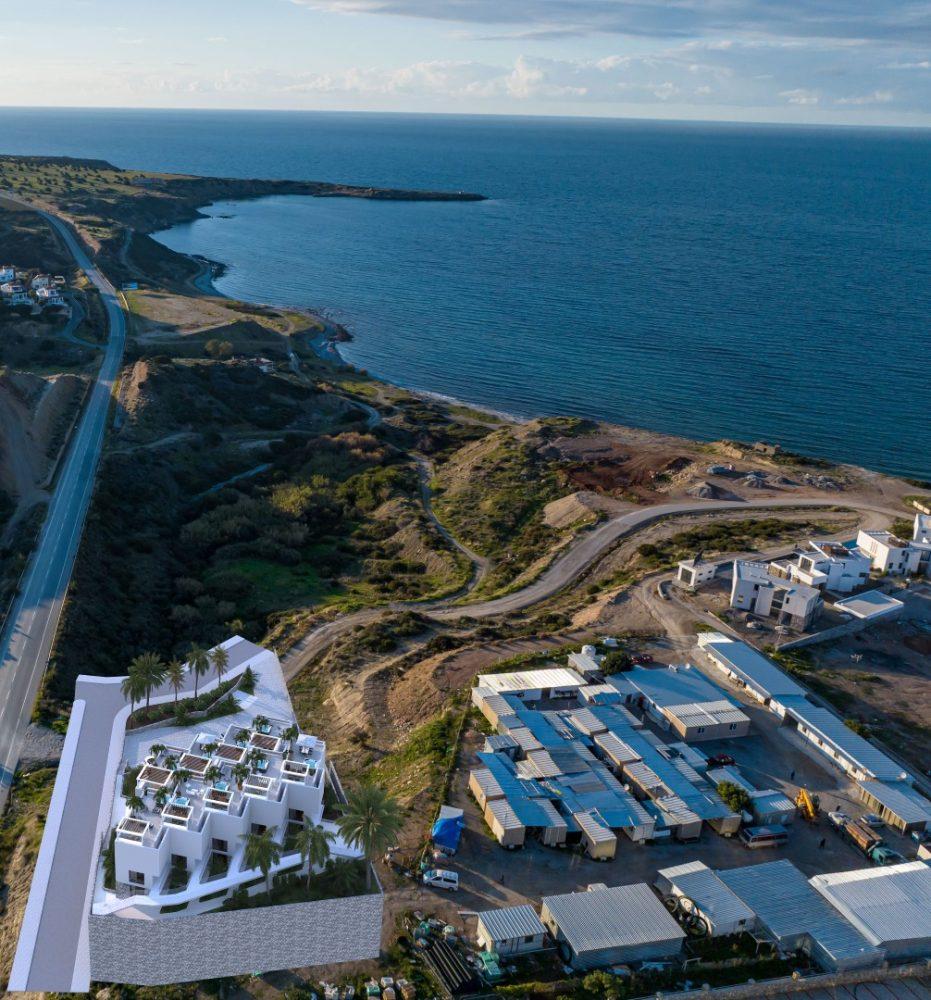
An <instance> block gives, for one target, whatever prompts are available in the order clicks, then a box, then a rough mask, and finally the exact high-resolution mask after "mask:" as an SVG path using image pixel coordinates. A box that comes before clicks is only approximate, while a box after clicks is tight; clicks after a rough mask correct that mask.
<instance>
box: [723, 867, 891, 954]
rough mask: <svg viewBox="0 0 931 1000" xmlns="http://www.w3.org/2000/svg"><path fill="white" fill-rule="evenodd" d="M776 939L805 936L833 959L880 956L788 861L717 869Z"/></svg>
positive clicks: (727, 884) (725, 881)
mask: <svg viewBox="0 0 931 1000" xmlns="http://www.w3.org/2000/svg"><path fill="white" fill-rule="evenodd" d="M718 876H719V877H720V879H721V881H722V882H724V884H725V885H726V886H728V887H729V888H730V889H732V890H733V892H734V893H736V895H738V896H739V897H740V898H741V899H742V900H743V901H744V902H745V903H746V904H747V906H749V907H750V909H752V910H753V911H754V912H755V913H756V915H757V917H759V919H760V922H761V923H762V924H763V925H764V926H765V927H766V929H767V930H768V931H769V933H770V934H772V935H773V937H775V938H776V939H777V940H778V941H782V940H784V939H787V938H795V937H799V936H800V935H803V934H807V935H808V936H809V937H810V938H811V939H812V940H813V941H814V942H815V943H816V944H817V946H818V947H819V948H820V949H821V950H822V951H823V952H824V953H825V954H827V955H829V956H830V957H831V958H832V959H833V960H834V961H836V962H838V963H842V962H844V961H849V960H852V959H858V958H862V957H864V956H868V955H874V956H875V958H876V959H877V960H879V959H880V958H881V957H882V956H881V953H879V952H877V951H876V949H875V948H874V947H873V946H872V945H871V944H870V943H869V942H868V941H867V940H866V939H865V938H864V937H863V935H862V934H861V933H860V932H859V931H858V930H857V929H856V928H855V927H854V926H853V925H852V924H850V923H848V922H847V921H846V920H845V919H844V918H843V917H842V916H841V915H840V914H839V913H838V912H837V911H836V910H835V909H834V908H833V907H832V906H831V905H830V904H829V903H828V902H827V901H826V900H825V899H823V898H822V897H821V896H820V895H819V894H818V893H817V892H815V890H814V889H813V888H812V886H811V885H809V883H808V880H807V879H806V878H805V876H804V875H803V874H802V873H801V872H800V871H799V870H798V869H797V868H796V867H795V865H793V864H792V862H791V861H785V860H782V861H768V862H765V863H764V864H760V865H747V866H746V867H744V868H730V869H725V870H723V871H719V872H718Z"/></svg>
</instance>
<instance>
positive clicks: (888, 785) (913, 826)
mask: <svg viewBox="0 0 931 1000" xmlns="http://www.w3.org/2000/svg"><path fill="white" fill-rule="evenodd" d="M858 788H859V792H860V797H861V798H862V799H863V801H864V802H865V803H866V804H867V806H868V807H869V808H870V809H871V810H872V811H873V812H875V813H878V814H879V816H880V818H881V819H883V820H885V822H886V823H888V824H889V826H891V827H894V828H895V829H896V830H900V831H901V832H902V833H911V832H912V830H926V829H928V828H929V826H931V802H929V801H928V800H927V799H926V798H925V797H924V796H923V795H922V794H921V793H920V792H918V791H916V790H915V789H914V788H913V787H912V786H911V785H910V784H909V783H908V782H907V781H893V782H885V781H861V782H860V784H859V786H858Z"/></svg>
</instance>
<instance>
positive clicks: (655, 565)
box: [637, 517, 831, 569]
mask: <svg viewBox="0 0 931 1000" xmlns="http://www.w3.org/2000/svg"><path fill="white" fill-rule="evenodd" d="M829 530H831V529H830V528H829V527H827V526H825V525H824V524H821V523H819V522H817V521H812V520H809V519H807V518H806V519H803V520H797V521H796V520H793V521H783V520H780V519H779V518H776V517H766V518H745V519H741V520H739V521H725V520H722V521H717V522H715V523H713V524H707V525H701V526H700V527H696V528H690V529H689V530H688V531H679V532H677V533H676V534H674V535H671V536H670V537H669V538H666V539H663V540H661V541H658V542H647V543H644V544H643V545H641V546H639V547H638V549H637V554H638V555H639V556H640V558H641V560H642V561H643V563H644V564H645V565H646V566H647V567H649V568H650V569H665V568H667V567H670V566H674V565H675V564H676V563H677V562H678V561H679V560H680V559H687V558H688V557H689V556H692V555H694V554H695V553H696V552H697V551H698V550H699V549H702V550H704V551H705V552H706V553H713V552H739V551H742V550H752V549H754V548H756V547H757V546H759V545H761V544H764V543H773V542H777V541H779V540H780V539H783V538H795V537H797V536H798V535H802V534H818V533H823V532H825V531H829Z"/></svg>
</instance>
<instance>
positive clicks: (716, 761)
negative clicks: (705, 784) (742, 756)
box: [708, 753, 737, 767]
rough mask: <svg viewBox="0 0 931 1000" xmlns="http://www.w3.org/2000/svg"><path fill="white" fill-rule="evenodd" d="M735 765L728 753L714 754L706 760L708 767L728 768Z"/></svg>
mask: <svg viewBox="0 0 931 1000" xmlns="http://www.w3.org/2000/svg"><path fill="white" fill-rule="evenodd" d="M736 763H737V761H736V760H734V758H733V757H732V756H731V755H730V754H729V753H716V754H715V755H714V756H713V757H709V758H708V766H709V767H730V766H731V765H732V764H736Z"/></svg>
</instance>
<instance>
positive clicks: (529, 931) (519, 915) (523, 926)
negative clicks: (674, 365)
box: [476, 904, 546, 956]
mask: <svg viewBox="0 0 931 1000" xmlns="http://www.w3.org/2000/svg"><path fill="white" fill-rule="evenodd" d="M476 940H477V941H478V945H479V947H480V948H482V949H483V950H484V951H493V952H497V953H498V954H499V955H502V956H507V955H526V954H528V953H529V952H532V951H540V950H541V949H542V948H543V947H544V946H545V944H546V928H545V927H544V926H543V922H542V921H541V920H540V918H539V917H538V916H537V914H536V912H535V910H534V908H533V907H532V906H529V905H527V904H525V905H523V906H507V907H504V908H503V909H500V910H485V911H484V912H482V913H479V914H478V933H477V935H476Z"/></svg>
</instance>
